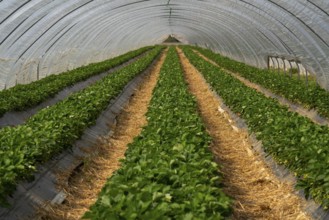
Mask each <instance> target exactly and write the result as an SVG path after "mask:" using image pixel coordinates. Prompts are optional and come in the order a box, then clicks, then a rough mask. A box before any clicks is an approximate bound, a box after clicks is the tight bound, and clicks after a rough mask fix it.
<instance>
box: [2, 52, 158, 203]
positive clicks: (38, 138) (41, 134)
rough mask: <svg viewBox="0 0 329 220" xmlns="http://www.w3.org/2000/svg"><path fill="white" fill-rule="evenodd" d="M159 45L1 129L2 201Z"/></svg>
mask: <svg viewBox="0 0 329 220" xmlns="http://www.w3.org/2000/svg"><path fill="white" fill-rule="evenodd" d="M162 49H163V48H162V47H156V48H154V49H153V50H151V51H150V52H149V53H148V54H147V55H146V56H144V57H142V58H141V59H139V60H137V61H135V62H134V63H132V64H130V65H128V66H126V67H124V68H122V69H120V70H118V71H116V72H114V73H113V74H110V75H108V76H106V77H105V78H103V79H102V80H100V81H98V82H96V83H95V84H93V85H91V86H89V87H87V88H85V89H84V90H81V91H79V92H77V93H74V94H72V95H71V96H69V97H68V98H66V99H64V100H63V101H61V102H59V103H57V104H56V105H53V106H51V107H49V108H45V109H42V110H41V111H39V112H38V113H37V114H35V115H34V116H33V117H31V118H30V119H29V120H28V121H27V122H26V124H24V125H19V126H17V127H5V128H3V129H1V130H0V204H5V203H6V196H8V195H9V194H10V193H12V192H13V190H14V189H15V186H16V184H17V183H18V181H20V180H22V179H26V178H29V177H30V176H31V174H32V173H33V171H35V167H36V165H37V164H39V163H43V162H45V161H47V160H49V159H51V158H52V157H53V156H54V155H56V154H58V153H60V152H61V151H63V150H64V149H67V148H70V147H71V146H72V144H73V143H74V141H76V140H77V139H78V138H79V137H80V136H81V135H82V134H83V131H84V130H85V129H86V128H87V127H88V126H91V125H93V124H94V123H95V121H96V119H97V117H98V115H99V114H100V113H101V112H102V111H103V110H104V109H105V108H106V107H107V106H108V104H109V102H110V100H111V99H113V98H115V97H116V96H117V95H119V94H120V92H121V91H122V89H123V88H124V86H125V85H126V84H127V83H128V82H129V81H131V80H132V79H133V78H134V77H135V76H136V75H137V74H139V73H141V72H142V71H144V70H145V69H146V68H147V67H148V66H149V65H150V64H151V63H152V61H153V60H154V58H155V57H156V56H157V55H158V54H159V53H160V51H161V50H162Z"/></svg>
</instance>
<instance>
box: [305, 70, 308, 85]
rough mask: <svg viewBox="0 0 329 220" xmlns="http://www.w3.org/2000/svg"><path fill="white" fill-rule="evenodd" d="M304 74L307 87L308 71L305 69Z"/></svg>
mask: <svg viewBox="0 0 329 220" xmlns="http://www.w3.org/2000/svg"><path fill="white" fill-rule="evenodd" d="M305 72H306V75H305V79H306V86H307V87H308V71H307V69H306V68H305Z"/></svg>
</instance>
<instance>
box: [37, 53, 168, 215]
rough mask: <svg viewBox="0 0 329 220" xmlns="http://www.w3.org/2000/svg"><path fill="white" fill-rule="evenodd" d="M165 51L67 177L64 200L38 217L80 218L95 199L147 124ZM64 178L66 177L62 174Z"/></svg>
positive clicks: (41, 212) (43, 211) (42, 211)
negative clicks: (109, 130)
mask: <svg viewBox="0 0 329 220" xmlns="http://www.w3.org/2000/svg"><path fill="white" fill-rule="evenodd" d="M166 54H167V50H165V52H163V53H162V55H161V57H160V59H159V61H158V62H157V63H156V64H155V65H154V67H153V69H152V70H151V72H150V73H149V74H148V75H147V76H146V77H145V79H144V81H143V83H142V84H141V85H140V87H139V89H138V90H136V92H135V93H134V95H133V96H132V97H131V99H130V100H129V103H128V104H127V105H126V106H125V108H124V109H123V111H122V113H121V114H120V115H119V116H118V118H117V124H116V126H115V128H113V132H114V133H113V135H112V136H111V137H110V139H108V140H106V141H104V143H103V144H100V145H99V146H96V149H95V148H93V151H94V152H93V154H92V157H90V158H86V159H85V162H84V166H83V167H82V169H81V171H80V172H79V173H77V174H76V175H75V176H74V177H73V178H70V181H69V185H67V186H64V190H65V191H66V193H67V195H68V197H67V198H66V200H65V202H64V203H63V204H61V205H57V206H51V207H48V210H41V211H40V215H39V217H38V218H39V219H43V220H45V219H52V220H75V219H81V217H82V216H83V215H84V213H85V212H86V211H88V210H89V207H90V206H91V205H93V204H94V203H95V202H96V200H97V196H98V193H99V192H100V191H101V189H102V188H103V186H104V185H105V183H106V181H107V179H108V178H109V177H111V176H112V174H113V173H114V172H115V171H116V170H118V169H119V168H120V159H123V158H124V154H125V152H126V149H127V145H128V144H129V143H131V142H133V139H134V137H136V136H138V135H139V133H140V132H141V130H142V127H143V126H145V125H146V123H147V120H146V116H145V114H146V112H147V109H148V106H149V103H150V100H151V98H152V93H153V89H154V87H155V86H156V84H157V81H158V77H159V73H160V69H161V67H162V64H163V62H164V60H165V58H166ZM95 152H97V153H96V154H95ZM63 179H67V177H65V175H64V177H63Z"/></svg>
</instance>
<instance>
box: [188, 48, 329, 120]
mask: <svg viewBox="0 0 329 220" xmlns="http://www.w3.org/2000/svg"><path fill="white" fill-rule="evenodd" d="M193 49H196V50H197V51H199V52H200V53H201V54H203V55H204V56H206V57H208V58H209V59H211V60H213V61H215V62H216V63H217V64H218V65H219V66H221V67H223V68H225V69H227V70H230V71H232V72H235V73H237V74H239V75H241V76H243V77H244V78H246V79H248V80H250V81H251V82H254V83H257V84H259V85H261V86H263V87H264V88H267V89H269V90H271V91H272V92H274V93H276V94H279V95H281V96H283V97H285V98H286V99H288V100H290V101H292V102H296V103H299V104H301V105H303V106H304V107H306V108H308V109H312V108H314V109H316V110H317V111H318V112H319V114H320V115H322V116H324V117H327V118H329V93H328V92H327V91H326V90H324V89H322V88H321V87H319V86H318V85H316V84H310V85H308V86H307V85H306V84H305V83H304V82H303V81H300V80H298V79H297V78H289V77H288V76H286V75H283V74H276V73H274V72H273V71H270V70H267V69H258V68H256V67H253V66H249V65H247V64H244V63H241V62H238V61H235V60H231V59H229V58H227V57H223V56H221V55H219V54H216V53H214V52H212V51H211V50H207V49H203V48H198V47H193Z"/></svg>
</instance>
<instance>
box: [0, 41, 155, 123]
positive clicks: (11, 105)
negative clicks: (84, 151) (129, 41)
mask: <svg viewBox="0 0 329 220" xmlns="http://www.w3.org/2000/svg"><path fill="white" fill-rule="evenodd" d="M149 49H151V47H144V48H141V49H138V50H135V51H131V52H128V53H126V54H123V55H121V56H118V57H115V58H112V59H110V60H105V61H103V62H99V63H92V64H89V65H87V66H83V67H79V68H77V69H74V70H70V71H68V72H65V73H61V74H59V75H51V76H48V77H46V78H43V79H41V80H38V81H35V82H32V83H30V84H26V85H16V86H15V87H12V88H10V89H7V90H3V91H0V117H1V116H2V115H3V114H5V113H6V112H8V111H12V110H18V111H22V110H25V109H27V108H29V107H32V106H35V105H37V104H39V103H41V102H42V101H45V100H46V99H48V98H49V97H52V96H54V95H56V94H57V93H58V92H59V91H61V90H62V89H64V88H65V87H67V86H72V85H74V84H75V83H77V82H80V81H83V80H86V79H87V78H89V77H91V76H93V75H97V74H100V73H102V72H104V71H107V70H108V69H110V68H113V67H115V66H118V65H120V64H122V63H124V62H126V61H128V60H130V59H132V58H134V57H136V56H138V55H140V54H142V53H144V52H145V51H147V50H149Z"/></svg>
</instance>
